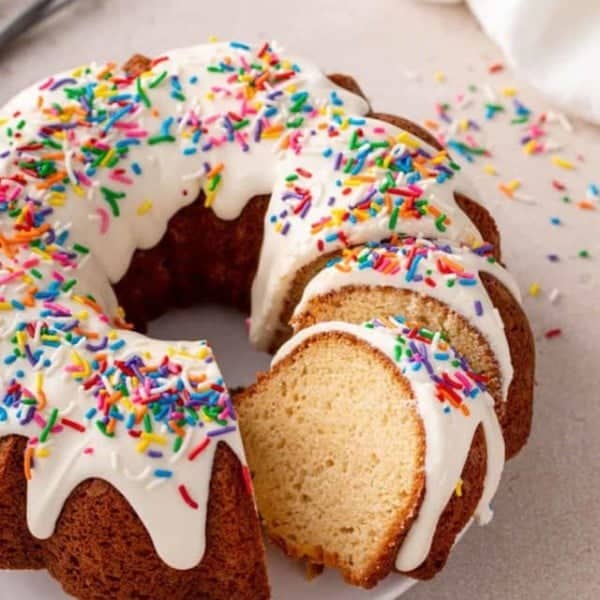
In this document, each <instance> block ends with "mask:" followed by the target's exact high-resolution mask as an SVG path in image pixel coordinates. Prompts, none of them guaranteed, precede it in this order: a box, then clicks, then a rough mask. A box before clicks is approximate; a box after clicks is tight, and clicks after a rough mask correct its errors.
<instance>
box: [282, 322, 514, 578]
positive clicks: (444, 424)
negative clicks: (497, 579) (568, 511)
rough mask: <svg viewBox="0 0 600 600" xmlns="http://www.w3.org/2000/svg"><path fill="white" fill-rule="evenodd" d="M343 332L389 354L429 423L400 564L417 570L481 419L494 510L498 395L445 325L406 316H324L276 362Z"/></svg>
mask: <svg viewBox="0 0 600 600" xmlns="http://www.w3.org/2000/svg"><path fill="white" fill-rule="evenodd" d="M327 332H342V333H347V334H350V335H352V336H353V337H355V338H358V339H359V340H362V341H364V342H366V343H367V344H369V345H370V346H372V347H373V348H375V349H377V350H379V351H380V352H382V353H383V354H385V355H386V356H387V357H388V358H389V360H390V361H391V362H392V363H393V365H394V367H395V368H397V369H398V370H399V371H400V372H401V373H402V375H403V376H404V377H405V378H406V379H407V381H408V383H409V384H410V387H411V389H412V396H413V399H414V400H415V401H416V405H417V410H418V412H419V415H420V416H421V419H422V421H423V426H424V428H425V440H426V444H425V448H426V449H425V490H426V492H425V494H424V496H423V501H422V502H421V505H420V507H419V512H418V514H417V517H416V519H415V521H414V523H413V524H412V525H411V527H410V529H409V530H408V532H407V534H406V537H405V538H404V540H403V542H402V544H401V546H400V549H399V551H398V556H397V558H396V568H397V569H398V570H399V571H403V572H409V571H411V570H413V569H416V568H417V567H419V566H420V565H421V564H422V562H423V561H424V560H425V559H426V558H427V555H428V554H429V550H430V548H431V542H432V540H433V535H434V533H435V530H436V527H437V524H438V521H439V519H440V516H441V514H442V512H443V510H444V508H445V507H446V505H447V504H448V501H449V500H450V498H451V497H452V495H453V494H454V493H455V492H456V493H459V492H458V491H457V488H458V489H460V485H462V483H461V481H460V476H461V473H462V470H463V467H464V465H465V462H466V460H467V457H468V454H469V449H470V448H471V443H472V441H473V436H474V434H475V430H476V429H477V427H478V425H479V424H481V425H482V426H483V431H484V434H485V442H486V452H487V470H486V475H485V479H484V485H483V492H482V494H481V498H480V500H479V503H478V505H477V508H476V510H475V512H474V514H473V516H474V518H475V519H476V520H477V521H479V522H480V523H482V524H485V523H487V522H488V521H489V520H490V519H491V517H492V512H491V510H490V502H491V500H492V498H493V497H494V494H495V493H496V490H497V488H498V484H499V482H500V476H501V474H502V469H503V468H504V438H503V437H502V431H501V429H500V425H499V423H498V418H497V416H496V412H495V411H494V402H493V400H492V397H491V396H490V395H489V394H488V393H487V392H486V391H485V387H484V385H483V384H482V381H481V378H480V377H478V376H477V375H475V374H474V373H473V372H472V371H471V370H470V368H469V366H468V364H467V363H466V362H465V360H464V359H463V358H462V357H461V356H459V355H458V354H457V353H456V352H455V351H454V350H453V349H452V348H451V347H450V346H449V344H448V343H447V342H446V341H445V340H444V339H443V338H442V337H441V335H440V333H439V332H432V331H429V330H427V329H423V328H421V329H414V328H413V327H409V326H407V325H406V324H405V322H404V319H403V318H402V317H389V318H387V319H385V320H373V321H369V322H367V323H366V324H364V325H352V324H350V323H345V322H341V321H330V322H324V323H317V324H316V325H312V326H311V327H307V328H306V329H302V330H301V331H299V332H298V333H297V334H296V335H294V337H293V338H292V339H291V340H289V341H288V342H286V343H285V344H284V345H283V346H282V347H281V348H280V349H279V350H278V352H277V353H276V355H275V357H274V358H273V363H272V364H276V363H277V362H279V361H280V360H282V359H283V358H284V357H285V356H287V355H288V354H290V352H292V351H293V350H294V349H295V348H297V347H298V346H299V345H300V344H302V343H303V342H305V341H306V340H308V339H309V338H312V337H314V336H318V335H319V334H322V333H327Z"/></svg>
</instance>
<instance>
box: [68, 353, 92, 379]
mask: <svg viewBox="0 0 600 600" xmlns="http://www.w3.org/2000/svg"><path fill="white" fill-rule="evenodd" d="M71 359H72V360H73V362H74V363H75V364H76V365H77V366H78V367H82V369H83V370H82V371H77V372H75V373H74V374H73V376H74V377H83V378H84V379H85V378H87V377H89V376H90V373H91V372H92V370H91V368H90V363H88V361H87V360H84V359H83V358H81V356H80V355H79V354H78V353H77V352H75V351H73V352H71Z"/></svg>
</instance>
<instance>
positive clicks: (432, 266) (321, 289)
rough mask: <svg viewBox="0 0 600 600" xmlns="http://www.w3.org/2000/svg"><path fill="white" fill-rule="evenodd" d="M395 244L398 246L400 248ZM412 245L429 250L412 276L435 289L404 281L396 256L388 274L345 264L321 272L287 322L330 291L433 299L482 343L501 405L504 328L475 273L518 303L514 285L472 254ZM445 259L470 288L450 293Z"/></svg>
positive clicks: (506, 369) (506, 354) (507, 371)
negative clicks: (493, 364)
mask: <svg viewBox="0 0 600 600" xmlns="http://www.w3.org/2000/svg"><path fill="white" fill-rule="evenodd" d="M398 244H399V245H400V246H401V245H402V243H401V242H399V243H398ZM438 244H439V242H438ZM416 245H418V246H421V247H425V248H429V249H430V250H428V253H427V255H423V256H422V257H421V259H420V262H419V268H418V272H419V273H423V272H425V271H431V273H430V275H429V277H430V279H432V280H433V281H434V282H435V283H436V285H435V286H431V285H428V284H427V283H426V282H425V279H424V278H421V279H418V278H414V277H412V278H408V277H407V267H406V263H407V260H406V259H405V258H404V257H403V256H402V255H399V258H401V261H402V267H401V268H398V269H396V270H394V271H393V272H389V271H383V270H375V269H373V268H359V267H358V265H357V263H355V262H351V263H345V264H346V265H348V267H349V270H347V271H346V270H343V271H342V270H340V269H338V268H336V267H335V265H333V266H329V267H327V268H325V269H323V270H321V271H320V272H319V273H317V274H316V275H315V276H314V277H313V278H312V279H311V280H310V282H309V283H308V285H307V286H306V287H305V288H304V292H303V295H302V298H301V300H300V302H298V304H297V305H296V308H295V309H294V315H293V317H296V316H298V315H301V314H302V313H303V312H305V311H306V310H307V308H308V305H309V304H310V302H311V301H312V300H314V299H315V298H317V297H319V296H324V295H326V294H327V293H329V292H331V291H334V290H340V289H343V288H344V287H346V286H367V287H385V286H391V287H396V288H399V289H406V290H411V291H414V292H416V293H418V294H420V295H423V296H429V297H432V298H435V299H436V300H439V301H440V302H443V303H444V304H445V305H447V306H449V307H450V308H451V309H452V310H454V311H455V312H456V313H458V314H459V315H461V316H463V317H464V318H466V319H467V320H468V321H469V323H470V324H471V325H473V327H475V328H476V329H477V330H479V331H480V332H481V334H482V335H483V336H484V337H485V339H486V340H487V341H488V343H489V345H490V348H491V350H492V352H493V354H494V356H495V358H496V360H497V361H498V365H499V367H500V374H501V376H502V398H503V400H506V398H507V393H508V388H509V386H510V383H511V381H512V378H513V366H512V362H511V358H510V348H509V345H508V341H507V339H506V334H505V332H504V322H503V321H502V318H501V317H500V314H499V312H498V310H497V309H496V308H495V306H494V304H493V303H492V301H491V299H490V297H489V295H488V293H487V291H486V289H485V287H484V285H483V284H482V282H481V278H480V276H479V273H480V272H482V271H483V272H486V273H489V274H490V275H493V276H494V277H495V278H497V279H498V280H499V281H501V282H502V283H503V284H504V285H505V286H506V287H507V289H508V290H509V291H510V292H511V294H512V295H513V297H514V298H515V299H516V300H517V301H519V302H520V299H521V297H520V292H519V288H518V286H517V283H516V281H515V280H514V278H513V277H512V275H510V273H508V271H506V269H504V268H503V267H502V266H501V265H500V264H499V263H497V262H493V263H491V262H489V261H488V260H487V259H486V258H485V257H482V256H480V255H478V254H476V253H474V252H472V251H471V250H470V249H469V248H466V247H461V246H456V245H453V246H451V253H447V252H445V251H444V250H442V249H438V248H436V245H435V244H434V243H433V242H429V241H428V240H426V239H419V240H417V241H416ZM412 246H413V244H412V243H411V244H409V245H408V246H407V248H408V249H410V248H411V247H412ZM445 257H447V258H449V259H451V260H452V261H453V262H454V263H456V264H458V265H460V266H461V267H462V268H463V269H464V271H465V273H468V274H470V275H473V276H474V279H475V281H476V285H460V284H459V283H458V282H457V283H455V285H453V286H452V287H449V286H448V285H446V283H447V280H448V279H456V275H455V274H453V273H452V274H451V273H449V274H442V273H440V272H439V270H438V268H437V264H436V263H437V260H438V259H439V258H445ZM476 301H477V302H479V303H481V314H478V311H477V310H476V308H475V302H476ZM293 317H292V318H293Z"/></svg>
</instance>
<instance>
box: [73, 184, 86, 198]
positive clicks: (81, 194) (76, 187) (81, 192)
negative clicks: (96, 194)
mask: <svg viewBox="0 0 600 600" xmlns="http://www.w3.org/2000/svg"><path fill="white" fill-rule="evenodd" d="M73 191H74V192H75V193H76V194H77V195H78V196H79V197H80V198H83V197H84V196H85V191H84V189H83V188H82V187H81V186H80V185H74V186H73Z"/></svg>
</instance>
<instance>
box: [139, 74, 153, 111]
mask: <svg viewBox="0 0 600 600" xmlns="http://www.w3.org/2000/svg"><path fill="white" fill-rule="evenodd" d="M135 87H136V89H137V93H138V96H139V97H140V100H141V101H142V102H143V104H144V106H145V107H146V108H150V107H151V106H152V103H151V102H150V98H148V96H147V95H146V92H145V91H144V90H143V88H142V80H141V79H140V78H139V77H138V78H137V79H136V80H135Z"/></svg>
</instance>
